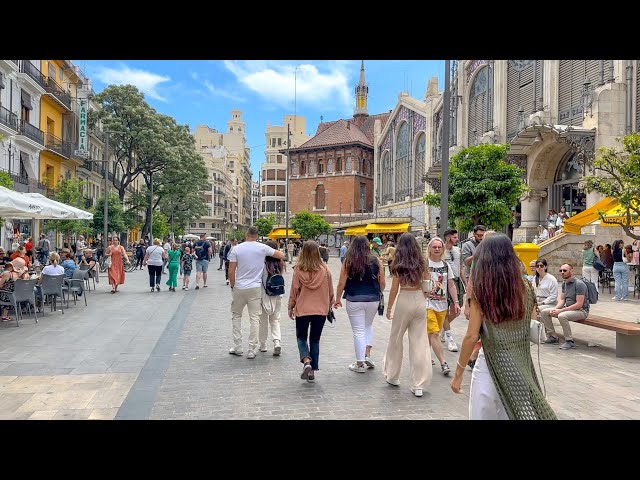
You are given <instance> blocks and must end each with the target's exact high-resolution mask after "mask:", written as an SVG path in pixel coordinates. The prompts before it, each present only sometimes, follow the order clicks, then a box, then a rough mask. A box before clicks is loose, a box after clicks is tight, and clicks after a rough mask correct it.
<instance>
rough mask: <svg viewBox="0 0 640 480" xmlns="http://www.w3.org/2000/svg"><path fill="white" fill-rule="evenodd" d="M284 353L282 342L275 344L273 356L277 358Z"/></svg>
mask: <svg viewBox="0 0 640 480" xmlns="http://www.w3.org/2000/svg"><path fill="white" fill-rule="evenodd" d="M280 353H282V347H281V346H280V342H279V341H278V340H276V341H275V342H274V344H273V356H274V357H277V356H278V355H280Z"/></svg>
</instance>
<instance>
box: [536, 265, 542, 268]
mask: <svg viewBox="0 0 640 480" xmlns="http://www.w3.org/2000/svg"><path fill="white" fill-rule="evenodd" d="M536 268H544V265H536Z"/></svg>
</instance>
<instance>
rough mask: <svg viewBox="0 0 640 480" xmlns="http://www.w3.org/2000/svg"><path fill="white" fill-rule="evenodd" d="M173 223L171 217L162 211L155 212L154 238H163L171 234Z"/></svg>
mask: <svg viewBox="0 0 640 480" xmlns="http://www.w3.org/2000/svg"><path fill="white" fill-rule="evenodd" d="M170 232H171V225H169V219H168V218H167V216H166V215H165V214H164V213H162V212H154V213H153V238H160V239H163V238H165V237H168V236H169V233H170Z"/></svg>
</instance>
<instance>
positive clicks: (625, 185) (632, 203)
mask: <svg viewBox="0 0 640 480" xmlns="http://www.w3.org/2000/svg"><path fill="white" fill-rule="evenodd" d="M617 140H618V142H622V145H623V148H622V150H619V149H617V148H616V147H601V148H600V149H599V150H598V156H597V158H596V160H595V161H594V162H593V166H594V168H595V169H596V170H598V171H600V172H603V173H604V174H605V175H604V176H596V175H591V176H589V177H587V185H586V190H587V192H592V191H594V190H595V191H596V192H598V193H601V194H603V195H606V196H608V197H612V198H614V199H616V200H617V201H618V202H619V203H620V206H621V212H620V216H619V218H616V221H612V220H605V219H604V213H605V212H598V213H599V215H600V218H601V222H603V223H608V224H616V225H620V226H621V227H622V229H623V230H624V231H625V233H626V234H627V235H629V236H630V237H631V238H635V239H637V240H640V235H638V234H636V233H634V232H633V231H632V230H631V227H632V225H633V224H634V223H636V224H637V223H638V219H639V218H640V133H638V132H636V133H631V134H629V135H627V136H625V137H624V138H622V139H620V138H618V139H617Z"/></svg>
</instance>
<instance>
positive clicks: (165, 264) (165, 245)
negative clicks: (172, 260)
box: [162, 240, 171, 273]
mask: <svg viewBox="0 0 640 480" xmlns="http://www.w3.org/2000/svg"><path fill="white" fill-rule="evenodd" d="M162 249H163V250H164V253H166V254H167V257H166V258H165V259H164V260H163V261H162V273H167V269H166V266H167V261H168V259H169V257H168V255H169V250H171V244H170V243H169V240H166V241H165V242H164V245H163V246H162Z"/></svg>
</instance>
